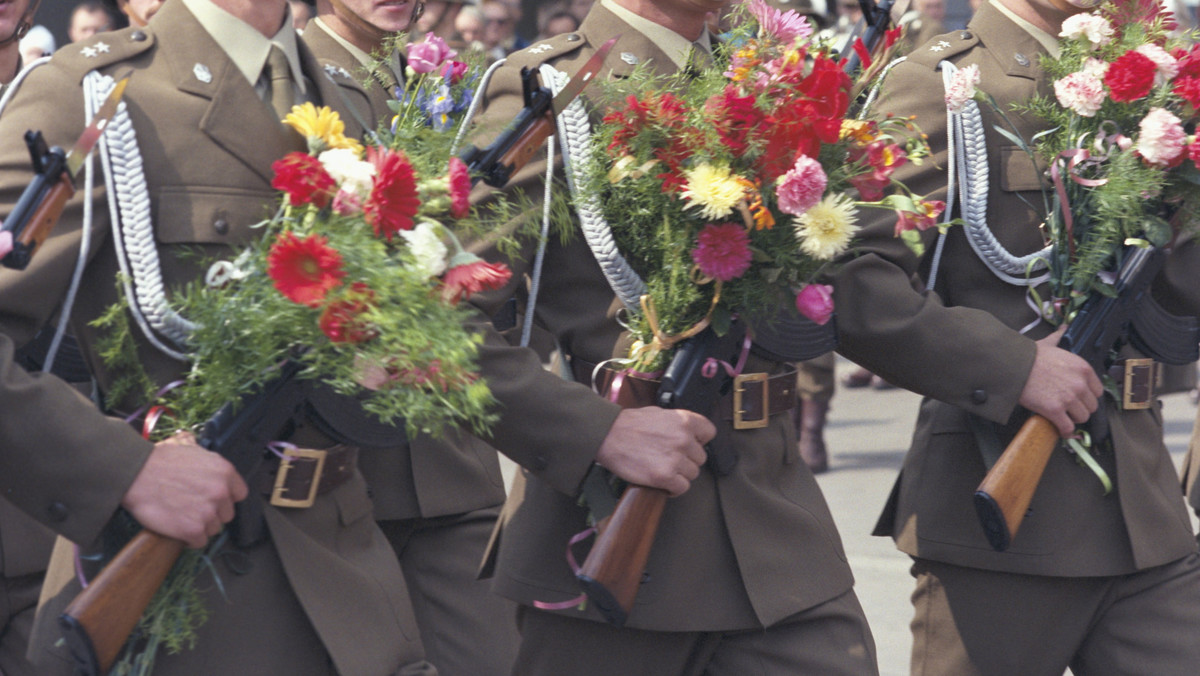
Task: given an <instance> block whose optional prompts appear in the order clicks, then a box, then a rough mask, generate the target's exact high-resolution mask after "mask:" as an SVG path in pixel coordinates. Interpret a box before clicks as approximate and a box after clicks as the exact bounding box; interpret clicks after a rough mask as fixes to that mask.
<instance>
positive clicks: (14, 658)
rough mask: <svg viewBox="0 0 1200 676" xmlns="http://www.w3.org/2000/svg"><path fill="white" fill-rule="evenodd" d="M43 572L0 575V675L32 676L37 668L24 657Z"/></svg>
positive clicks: (36, 672) (43, 575) (36, 671)
mask: <svg viewBox="0 0 1200 676" xmlns="http://www.w3.org/2000/svg"><path fill="white" fill-rule="evenodd" d="M44 577H45V574H43V573H32V574H30V575H21V576H19V577H0V676H35V675H37V674H39V673H40V672H39V671H38V670H37V668H36V667H34V666H33V664H31V663H30V662H29V660H28V659H26V658H25V651H26V649H27V648H28V647H29V634H30V632H31V631H32V630H33V616H34V614H35V613H36V612H37V601H38V594H39V593H40V592H41V590H42V578H44Z"/></svg>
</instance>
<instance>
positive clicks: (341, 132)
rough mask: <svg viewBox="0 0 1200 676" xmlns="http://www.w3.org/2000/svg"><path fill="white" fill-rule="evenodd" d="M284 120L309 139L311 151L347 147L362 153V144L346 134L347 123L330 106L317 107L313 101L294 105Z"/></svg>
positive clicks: (317, 151) (316, 151)
mask: <svg viewBox="0 0 1200 676" xmlns="http://www.w3.org/2000/svg"><path fill="white" fill-rule="evenodd" d="M283 121H284V122H285V123H287V124H288V125H290V126H291V127H292V129H295V130H296V131H297V132H299V133H300V135H301V136H303V137H304V138H306V139H308V146H309V151H310V152H313V153H319V152H321V151H323V150H329V149H333V148H347V149H349V150H353V151H355V152H356V153H358V154H360V155H361V154H362V145H361V144H360V143H359V142H358V141H357V140H355V139H353V138H350V137H348V136H346V123H344V122H342V118H341V117H340V116H338V114H337V112H336V111H334V110H331V109H330V108H329V107H328V106H321V107H320V108H317V107H316V106H314V105H313V104H312V103H308V102H305V103H304V104H303V105H299V106H292V112H290V113H288V114H287V117H285V118H283Z"/></svg>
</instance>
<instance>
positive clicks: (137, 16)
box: [121, 0, 166, 26]
mask: <svg viewBox="0 0 1200 676" xmlns="http://www.w3.org/2000/svg"><path fill="white" fill-rule="evenodd" d="M165 1H166V0H121V11H122V12H124V13H125V16H127V17H129V25H131V26H145V25H146V24H147V23H149V22H150V17H152V16H154V15H155V13H157V12H158V9H159V8H160V7H162V6H163V2H165Z"/></svg>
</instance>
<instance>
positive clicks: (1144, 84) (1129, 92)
mask: <svg viewBox="0 0 1200 676" xmlns="http://www.w3.org/2000/svg"><path fill="white" fill-rule="evenodd" d="M1157 69H1158V66H1157V65H1155V63H1154V61H1153V60H1151V59H1150V57H1148V56H1146V55H1145V54H1141V53H1139V52H1134V51H1128V52H1125V53H1124V54H1122V55H1121V56H1120V57H1119V58H1118V59H1117V60H1116V61H1113V62H1112V65H1110V66H1109V67H1108V71H1107V72H1106V73H1105V74H1104V84H1106V85H1108V90H1109V92H1111V94H1112V100H1113V101H1116V102H1117V103H1128V102H1130V101H1136V100H1138V99H1140V98H1142V97H1144V96H1146V95H1147V94H1149V93H1150V88H1151V87H1153V86H1154V73H1155V71H1156V70H1157Z"/></svg>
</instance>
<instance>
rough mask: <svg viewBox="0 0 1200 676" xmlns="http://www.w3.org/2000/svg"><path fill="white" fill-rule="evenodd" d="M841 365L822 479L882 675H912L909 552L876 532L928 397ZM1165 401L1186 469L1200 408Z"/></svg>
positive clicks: (1170, 440) (1174, 397)
mask: <svg viewBox="0 0 1200 676" xmlns="http://www.w3.org/2000/svg"><path fill="white" fill-rule="evenodd" d="M837 368H838V378H839V385H838V389H837V392H836V394H835V395H834V398H833V405H832V408H831V410H830V414H829V422H828V426H827V427H826V430H825V441H826V445H827V446H828V447H829V450H830V469H829V472H827V473H825V474H821V475H818V477H817V481H818V483H820V485H821V489H822V491H824V493H825V499H826V500H827V501H828V502H829V508H830V510H831V511H832V512H833V519H834V521H835V522H837V526H838V530H839V531H840V533H841V536H842V544H843V545H844V546H845V548H846V556H847V557H848V558H849V561H850V566H851V568H852V569H853V570H854V578H855V591H856V593H857V594H858V599H859V601H860V602H861V603H862V606H863V610H864V611H865V612H866V615H867V621H868V622H870V624H871V630H872V632H873V633H874V635H875V646H876V648H877V649H878V652H879V671H880V674H881V675H882V676H907V674H908V656H909V649H910V648H911V646H912V638H911V636H910V634H909V629H908V623H909V620H910V619H911V614H912V606H911V605H910V603H909V594H910V593H911V591H912V578H911V577H910V576H909V573H908V568H909V558H908V556H907V555H906V554H902V553H900V552H899V551H897V550H896V548H895V546H894V545H893V544H892V541H891V539H890V538H882V537H873V536H872V535H871V530H872V528H873V527H874V525H875V519H876V517H878V516H879V512H880V510H881V509H882V508H883V504H884V501H886V500H887V496H888V492H889V491H890V490H891V488H892V483H893V481H895V479H896V473H897V471H898V470H899V468H900V463H901V459H902V458H903V456H904V452H905V450H906V449H907V448H908V443H909V440H910V437H911V434H912V427H913V422H914V421H915V420H916V416H917V407H918V405H919V404H920V397H919V396H918V395H916V394H913V393H912V392H908V391H906V390H901V389H893V390H873V389H870V388H863V389H847V388H845V387H842V386H841V384H840V378H841V377H842V376H843V375H845V374H846V373H849V372H850V371H853V370H854V368H855V366H854V365H853V364H851V363H850V362H848V361H845V360H844V359H840V358H839V360H838V367H837ZM1162 401H1163V419H1164V423H1165V428H1166V441H1167V448H1168V449H1169V450H1170V451H1171V456H1172V458H1174V460H1175V464H1176V467H1178V466H1179V465H1180V464H1181V463H1182V461H1183V456H1184V453H1185V452H1186V451H1187V445H1188V440H1189V439H1190V438H1191V434H1192V425H1193V423H1194V421H1195V419H1196V408H1195V405H1193V404H1192V402H1191V399H1190V398H1189V396H1188V395H1187V394H1171V395H1167V396H1164V397H1163V398H1162Z"/></svg>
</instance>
